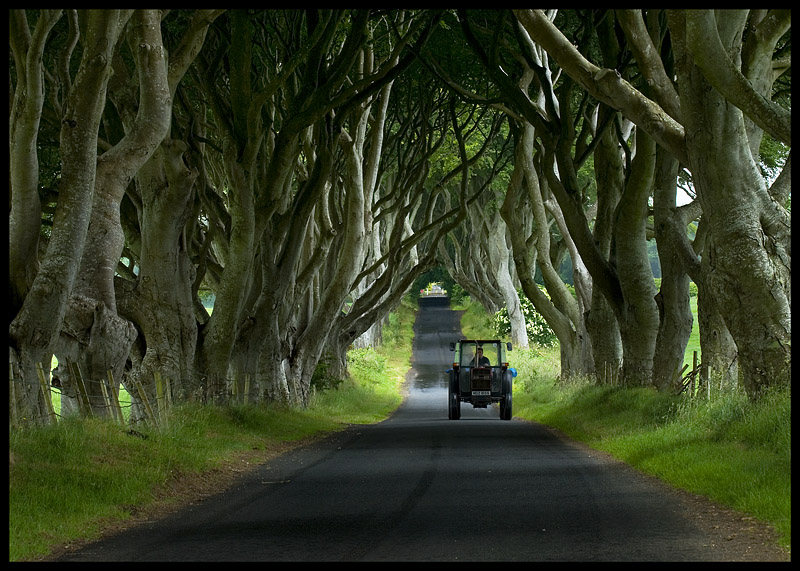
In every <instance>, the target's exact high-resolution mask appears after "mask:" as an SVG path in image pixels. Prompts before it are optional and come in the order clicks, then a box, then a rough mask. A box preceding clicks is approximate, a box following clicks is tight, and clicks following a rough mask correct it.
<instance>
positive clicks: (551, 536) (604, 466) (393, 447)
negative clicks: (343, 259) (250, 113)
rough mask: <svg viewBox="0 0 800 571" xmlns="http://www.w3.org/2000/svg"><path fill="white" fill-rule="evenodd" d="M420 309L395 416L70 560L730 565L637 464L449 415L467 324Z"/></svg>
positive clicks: (485, 420) (559, 439) (543, 435)
mask: <svg viewBox="0 0 800 571" xmlns="http://www.w3.org/2000/svg"><path fill="white" fill-rule="evenodd" d="M421 306H422V311H420V312H419V314H418V318H417V323H416V326H415V331H416V338H415V343H414V356H413V368H412V369H411V371H410V372H409V375H408V391H409V392H408V397H407V399H406V401H405V402H404V404H403V405H402V406H401V407H400V409H399V410H398V411H397V412H396V413H395V414H394V415H393V416H392V417H391V418H390V419H389V420H386V421H384V422H382V423H380V424H377V425H373V426H360V427H354V428H352V429H349V430H346V431H344V432H342V433H339V434H336V435H334V436H332V437H329V438H327V439H325V440H323V441H320V442H317V443H315V444H313V445H310V446H307V447H304V448H301V449H297V450H294V451H292V452H288V453H286V454H284V455H282V456H280V457H278V458H277V459H275V460H272V461H270V462H269V463H267V464H265V465H263V466H260V467H259V468H257V469H256V470H254V471H252V472H251V473H248V474H247V475H246V476H244V477H242V479H241V480H240V481H238V483H237V484H236V485H235V486H233V487H232V488H231V489H229V490H228V491H225V492H223V493H221V494H219V495H217V496H213V497H212V498H209V499H208V500H206V501H205V502H203V503H201V504H198V505H193V506H189V507H187V508H184V509H182V510H181V511H179V512H177V513H175V514H173V515H171V516H169V517H167V518H166V519H163V520H160V521H155V522H147V523H143V524H141V525H138V526H136V527H134V528H133V529H130V530H128V531H125V532H122V533H120V534H118V535H116V536H114V537H111V538H108V539H105V540H102V541H99V542H96V543H93V544H91V545H88V546H86V547H84V548H83V549H80V550H78V551H75V552H72V553H70V554H68V555H66V556H65V557H63V558H62V559H61V561H101V560H102V561H339V560H344V561H357V560H367V561H459V560H460V561H475V560H478V561H514V560H516V561H703V560H719V558H720V557H721V555H722V554H721V553H720V552H719V550H718V549H717V548H715V547H714V546H713V543H714V538H711V537H709V536H708V535H707V534H706V532H704V531H703V530H702V529H700V528H698V527H697V526H696V525H695V523H694V522H693V520H692V518H691V517H690V516H689V514H688V513H687V510H686V507H685V504H684V503H682V501H681V499H680V496H679V495H678V494H676V493H675V492H673V491H672V490H670V489H668V488H667V487H666V486H663V485H661V484H659V483H658V482H656V481H654V480H653V479H651V478H647V477H644V476H642V475H641V474H639V473H637V472H636V471H634V470H632V469H630V468H628V467H627V466H625V465H624V464H621V463H619V462H615V461H612V460H609V459H608V458H606V457H605V456H604V455H602V454H600V453H594V452H593V451H592V450H590V449H588V448H586V447H585V446H582V445H578V444H577V443H575V442H572V441H570V440H568V439H566V438H564V437H563V436H559V435H558V434H556V433H555V432H553V431H551V430H549V429H547V428H546V427H543V426H541V425H538V424H535V423H528V422H524V421H521V420H518V419H514V420H511V421H502V420H500V418H499V412H498V409H497V408H496V407H494V408H489V409H482V410H481V409H472V407H471V406H470V405H462V417H461V420H458V421H450V420H448V418H447V389H446V383H445V375H444V371H445V369H447V368H448V363H449V362H450V360H451V358H452V357H451V356H452V354H451V353H450V351H449V350H448V344H449V343H450V342H451V341H455V340H456V339H458V337H459V335H460V328H459V324H458V314H457V313H456V312H453V311H450V310H449V309H448V306H447V300H446V299H444V298H441V299H437V298H429V299H427V300H422V301H421ZM511 357H512V358H513V353H511Z"/></svg>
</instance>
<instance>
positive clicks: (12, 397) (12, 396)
mask: <svg viewBox="0 0 800 571" xmlns="http://www.w3.org/2000/svg"><path fill="white" fill-rule="evenodd" d="M16 384H17V381H16V380H15V379H14V365H13V364H12V363H9V364H8V392H9V395H8V398H9V402H10V403H11V426H13V427H17V426H19V410H18V409H17V386H16Z"/></svg>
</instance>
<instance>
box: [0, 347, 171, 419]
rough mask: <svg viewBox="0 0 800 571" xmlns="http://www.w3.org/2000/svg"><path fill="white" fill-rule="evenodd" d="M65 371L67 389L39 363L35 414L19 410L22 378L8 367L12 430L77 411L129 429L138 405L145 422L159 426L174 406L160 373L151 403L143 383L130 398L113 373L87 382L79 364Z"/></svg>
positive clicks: (135, 388) (70, 364) (68, 367)
mask: <svg viewBox="0 0 800 571" xmlns="http://www.w3.org/2000/svg"><path fill="white" fill-rule="evenodd" d="M64 372H66V374H67V375H69V378H70V382H69V388H68V389H67V388H65V387H64V386H63V385H62V381H61V379H60V378H59V377H58V376H54V375H48V374H47V373H46V372H45V369H44V367H43V366H42V364H41V363H36V374H37V378H38V384H39V396H40V397H41V402H42V403H43V407H37V409H36V410H34V411H30V410H27V407H26V410H25V411H24V412H23V410H21V407H20V400H21V398H22V391H23V390H24V389H23V387H22V379H20V378H18V377H17V376H15V375H14V370H13V368H12V367H9V421H10V425H11V426H12V427H21V426H24V425H27V424H44V423H51V424H52V423H56V422H58V421H59V420H61V419H63V418H65V417H66V416H69V415H70V414H74V413H76V412H77V413H79V414H80V415H81V416H86V417H92V416H104V417H110V418H111V419H112V420H113V421H114V422H116V423H118V424H119V425H121V426H128V424H129V422H130V418H131V414H132V413H131V411H132V409H133V408H134V407H136V404H139V405H140V407H141V408H142V409H143V410H144V415H145V420H147V421H148V422H150V423H152V424H154V425H158V424H159V423H160V422H161V421H162V420H163V419H164V418H165V416H166V414H165V413H166V411H167V409H168V408H169V407H171V406H172V391H171V388H170V383H169V380H166V382H162V379H161V376H160V375H159V374H158V373H155V374H154V380H155V386H156V399H155V403H151V399H150V398H148V396H147V392H146V391H145V390H144V387H142V385H141V383H139V382H136V383H135V384H134V387H133V390H134V391H135V395H131V394H130V393H129V391H127V390H126V389H125V387H123V386H122V385H121V384H120V383H119V382H117V381H115V379H114V376H113V373H112V372H111V371H110V370H109V371H107V373H106V375H107V376H106V379H102V380H97V379H86V378H85V377H84V375H83V374H82V372H81V370H80V367H79V366H78V364H77V363H72V362H69V361H68V362H67V363H66V367H65V371H64ZM62 374H63V373H62ZM48 376H50V377H51V381H50V382H48V380H47V379H48ZM64 384H66V383H64ZM153 404H155V406H153ZM76 407H77V408H76ZM41 409H43V411H42V410H41ZM31 414H33V417H32V418H31Z"/></svg>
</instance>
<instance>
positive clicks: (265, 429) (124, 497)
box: [9, 300, 416, 561]
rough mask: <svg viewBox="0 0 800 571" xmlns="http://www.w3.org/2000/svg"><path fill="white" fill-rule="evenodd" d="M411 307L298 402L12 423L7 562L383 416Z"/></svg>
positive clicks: (402, 357)
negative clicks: (130, 427) (130, 423)
mask: <svg viewBox="0 0 800 571" xmlns="http://www.w3.org/2000/svg"><path fill="white" fill-rule="evenodd" d="M415 311H416V307H415V306H414V305H412V303H411V302H409V301H408V300H406V301H404V302H403V303H402V305H401V306H400V307H399V308H398V309H397V310H396V311H395V312H394V314H393V315H392V316H390V317H389V322H388V324H387V326H386V328H385V330H384V345H383V347H381V348H379V349H378V350H377V351H376V350H373V349H360V350H355V351H351V352H350V354H349V356H348V360H349V368H350V370H351V374H352V376H351V378H349V379H347V380H345V381H344V382H342V383H341V384H340V385H339V388H338V389H336V390H329V391H324V392H320V393H317V394H315V395H314V396H313V398H312V402H311V405H310V406H309V407H308V408H306V409H303V410H296V409H288V408H284V407H277V406H269V405H264V404H261V405H235V406H233V405H232V406H209V405H197V404H186V405H181V406H176V407H174V408H173V409H172V410H171V411H170V414H169V417H168V421H167V422H166V423H164V425H163V426H160V427H158V428H155V427H151V428H146V427H137V429H136V430H137V432H136V433H135V434H130V433H128V432H127V430H126V429H123V428H121V427H119V426H118V425H115V424H113V423H111V422H109V421H105V420H94V419H79V418H65V419H63V420H61V421H60V422H58V423H57V424H55V425H52V426H39V427H29V428H26V429H23V430H12V431H10V432H9V449H10V453H11V461H10V463H9V561H26V560H37V559H42V558H45V557H47V556H49V555H50V554H51V553H52V552H53V550H54V549H60V548H62V547H63V546H64V545H65V544H69V543H71V542H75V541H79V542H82V541H85V540H92V539H96V538H98V537H100V536H101V535H102V534H103V532H104V531H106V530H108V529H115V528H118V527H120V526H124V524H125V522H129V521H131V520H132V519H134V517H135V516H136V514H138V513H141V512H143V511H147V510H148V509H152V508H153V506H154V505H156V504H158V505H163V504H167V505H168V504H170V503H171V502H176V501H178V498H179V497H180V496H181V495H182V494H186V493H187V491H186V490H182V489H179V488H182V487H183V486H185V485H187V484H189V485H196V486H197V487H198V490H196V491H199V488H200V487H201V484H200V483H199V482H200V481H203V480H205V481H206V484H209V483H210V484H211V486H212V487H213V485H214V482H217V481H219V483H220V484H222V483H224V482H225V481H226V479H225V478H221V479H220V478H219V477H218V476H220V475H224V474H220V472H221V471H227V472H230V471H231V469H232V468H231V467H233V471H238V470H240V469H242V468H243V467H244V466H246V464H248V463H259V462H263V461H266V460H268V459H269V458H271V457H274V456H275V455H277V454H279V453H281V452H283V451H285V450H287V449H290V448H291V447H293V446H296V445H299V444H300V443H303V442H306V441H308V439H313V438H318V437H322V436H324V435H326V434H330V433H331V432H334V431H338V430H342V429H344V428H346V427H347V426H349V425H351V424H370V423H374V422H379V421H380V420H382V419H384V418H386V417H387V416H388V415H389V414H391V412H392V411H394V410H395V409H396V408H397V406H398V405H399V404H400V402H401V400H402V398H401V396H400V390H399V388H400V386H401V385H402V383H403V381H404V380H405V374H406V372H407V370H408V368H409V355H410V354H411V342H412V338H413V322H414V317H415ZM187 475H188V476H191V477H190V478H187V477H186V476H187ZM193 482H197V483H196V484H192V483H193ZM208 488H209V485H205V486H204V491H206V492H207V491H209V490H208ZM191 491H192V490H189V492H191Z"/></svg>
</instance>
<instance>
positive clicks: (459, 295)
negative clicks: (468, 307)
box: [448, 283, 469, 306]
mask: <svg viewBox="0 0 800 571" xmlns="http://www.w3.org/2000/svg"><path fill="white" fill-rule="evenodd" d="M448 291H449V292H450V303H451V304H452V305H454V306H457V305H461V304H463V303H464V300H465V298H468V297H469V296H468V295H467V292H466V291H464V288H463V287H461V286H460V285H459V284H457V283H454V284H453V287H452V288H451V289H450V290H448Z"/></svg>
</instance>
